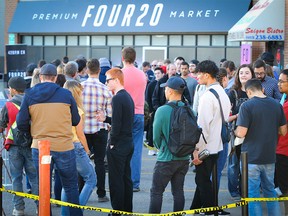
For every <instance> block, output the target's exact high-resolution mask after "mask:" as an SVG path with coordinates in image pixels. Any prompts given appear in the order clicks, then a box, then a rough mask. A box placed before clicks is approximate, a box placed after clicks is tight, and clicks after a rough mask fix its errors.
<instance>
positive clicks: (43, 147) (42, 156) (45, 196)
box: [38, 140, 51, 216]
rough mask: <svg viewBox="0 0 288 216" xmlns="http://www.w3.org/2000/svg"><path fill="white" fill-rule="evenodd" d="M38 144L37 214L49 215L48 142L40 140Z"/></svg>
mask: <svg viewBox="0 0 288 216" xmlns="http://www.w3.org/2000/svg"><path fill="white" fill-rule="evenodd" d="M38 146H39V215H41V216H50V163H51V156H50V142H49V141H48V140H41V141H39V142H38Z"/></svg>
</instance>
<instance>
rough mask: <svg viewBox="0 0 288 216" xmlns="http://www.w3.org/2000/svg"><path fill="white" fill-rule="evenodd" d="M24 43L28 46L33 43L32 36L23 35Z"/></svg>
mask: <svg viewBox="0 0 288 216" xmlns="http://www.w3.org/2000/svg"><path fill="white" fill-rule="evenodd" d="M22 43H23V44H26V45H28V46H31V45H32V37H31V36H22Z"/></svg>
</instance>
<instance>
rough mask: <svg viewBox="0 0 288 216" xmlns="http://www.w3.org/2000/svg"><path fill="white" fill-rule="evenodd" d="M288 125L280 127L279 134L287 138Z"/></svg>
mask: <svg viewBox="0 0 288 216" xmlns="http://www.w3.org/2000/svg"><path fill="white" fill-rule="evenodd" d="M287 127H288V126H287V124H285V125H282V126H280V127H279V134H280V135H282V136H285V135H286V134H287Z"/></svg>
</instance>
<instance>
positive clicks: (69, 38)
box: [67, 36, 78, 46]
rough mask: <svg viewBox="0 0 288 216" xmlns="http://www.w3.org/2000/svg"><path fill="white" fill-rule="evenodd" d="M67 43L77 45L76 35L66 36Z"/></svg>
mask: <svg viewBox="0 0 288 216" xmlns="http://www.w3.org/2000/svg"><path fill="white" fill-rule="evenodd" d="M67 45H69V46H77V45H78V37H77V36H67Z"/></svg>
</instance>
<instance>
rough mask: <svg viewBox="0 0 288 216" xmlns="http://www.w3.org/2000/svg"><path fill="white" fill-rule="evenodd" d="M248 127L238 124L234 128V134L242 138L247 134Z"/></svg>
mask: <svg viewBox="0 0 288 216" xmlns="http://www.w3.org/2000/svg"><path fill="white" fill-rule="evenodd" d="M247 131H248V128H246V127H243V126H238V127H237V128H236V130H235V131H234V133H235V136H237V137H239V138H244V137H245V136H246V134H247Z"/></svg>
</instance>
